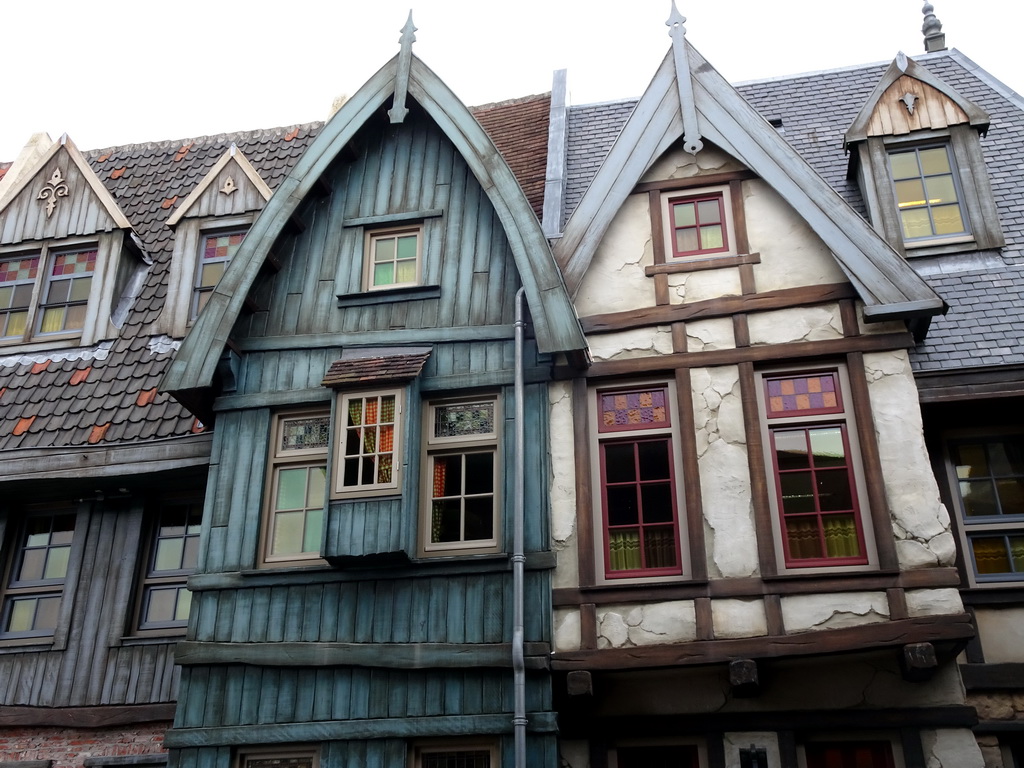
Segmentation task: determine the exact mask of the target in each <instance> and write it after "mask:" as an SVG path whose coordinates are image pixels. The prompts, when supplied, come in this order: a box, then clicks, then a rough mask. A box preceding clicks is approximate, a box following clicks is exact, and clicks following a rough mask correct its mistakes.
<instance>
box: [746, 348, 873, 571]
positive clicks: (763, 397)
mask: <svg viewBox="0 0 1024 768" xmlns="http://www.w3.org/2000/svg"><path fill="white" fill-rule="evenodd" d="M757 381H758V388H757V389H758V391H757V395H758V406H759V408H760V413H761V433H762V437H763V441H764V448H765V452H766V454H767V455H766V456H765V459H766V461H765V469H766V472H767V474H768V483H769V489H770V493H769V500H770V504H771V508H772V513H773V514H772V517H773V523H774V525H773V531H774V535H775V545H776V552H777V553H778V555H779V558H778V559H779V563H780V570H786V571H801V572H803V571H807V570H813V569H831V568H837V567H841V568H844V569H849V570H865V569H870V568H873V567H874V563H875V562H876V558H875V549H874V534H873V529H872V526H871V520H870V516H869V514H868V507H867V498H868V497H867V489H866V486H865V480H864V469H863V466H862V463H861V459H860V456H861V453H860V444H859V442H858V439H857V428H856V422H855V420H854V417H853V407H852V403H851V402H850V400H849V398H850V396H851V395H850V393H851V391H852V390H851V387H850V383H849V378H848V376H847V372H846V368H845V367H844V366H842V365H833V366H823V367H820V368H814V369H783V370H766V371H759V372H758V373H757Z"/></svg>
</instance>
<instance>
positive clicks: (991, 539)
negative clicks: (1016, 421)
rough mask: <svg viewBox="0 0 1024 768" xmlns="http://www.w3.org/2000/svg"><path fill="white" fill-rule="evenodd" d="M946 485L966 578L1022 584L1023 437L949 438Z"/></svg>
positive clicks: (1020, 435)
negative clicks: (955, 519) (953, 506)
mask: <svg viewBox="0 0 1024 768" xmlns="http://www.w3.org/2000/svg"><path fill="white" fill-rule="evenodd" d="M946 451H947V456H948V461H947V467H948V471H949V485H950V488H951V489H952V494H953V497H954V503H955V505H956V507H957V512H958V518H959V523H960V524H959V526H958V528H959V531H960V540H961V544H962V547H963V552H964V564H965V566H966V568H967V571H968V574H967V576H968V580H969V581H970V582H972V583H973V584H976V585H977V584H998V583H1007V582H1018V583H1019V582H1020V581H1021V580H1024V434H1022V433H1020V432H1016V433H1015V432H1004V433H995V434H993V433H989V434H984V435H979V434H973V435H971V434H963V435H956V436H950V437H949V438H948V439H947V442H946Z"/></svg>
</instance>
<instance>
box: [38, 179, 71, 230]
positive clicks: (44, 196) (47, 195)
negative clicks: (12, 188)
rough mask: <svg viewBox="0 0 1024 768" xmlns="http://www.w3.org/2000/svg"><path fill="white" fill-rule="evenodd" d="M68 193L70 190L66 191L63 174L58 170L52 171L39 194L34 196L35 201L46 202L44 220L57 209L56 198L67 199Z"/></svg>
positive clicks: (66, 186)
mask: <svg viewBox="0 0 1024 768" xmlns="http://www.w3.org/2000/svg"><path fill="white" fill-rule="evenodd" d="M70 192H71V190H70V189H68V185H67V182H65V181H64V174H62V173H61V172H60V168H56V169H54V171H53V174H52V175H51V176H50V180H49V181H48V182H46V184H45V185H44V186H43V188H42V189H40V190H39V194H38V195H36V200H45V201H46V218H50V216H51V214H53V210H54V209H55V208H56V207H57V198H58V197H67V196H68V194H69V193H70Z"/></svg>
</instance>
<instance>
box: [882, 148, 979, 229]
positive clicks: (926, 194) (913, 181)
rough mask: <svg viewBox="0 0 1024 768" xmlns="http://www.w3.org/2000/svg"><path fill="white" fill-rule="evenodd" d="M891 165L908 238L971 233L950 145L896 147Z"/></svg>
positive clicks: (891, 156)
mask: <svg viewBox="0 0 1024 768" xmlns="http://www.w3.org/2000/svg"><path fill="white" fill-rule="evenodd" d="M889 169H890V171H891V173H892V180H893V185H894V189H895V193H896V205H897V207H898V208H899V214H900V223H901V225H902V228H903V239H904V241H905V242H906V241H911V240H921V239H925V238H934V237H951V236H955V235H965V234H967V232H968V229H967V224H966V223H965V221H964V215H963V211H962V210H961V207H960V206H961V195H960V189H959V188H960V181H959V179H958V178H957V176H956V174H955V172H954V170H953V165H952V162H951V158H950V150H949V147H948V146H947V145H945V144H943V145H940V146H929V147H914V148H912V149H906V150H898V151H892V152H890V153H889Z"/></svg>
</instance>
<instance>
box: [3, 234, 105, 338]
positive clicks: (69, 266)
mask: <svg viewBox="0 0 1024 768" xmlns="http://www.w3.org/2000/svg"><path fill="white" fill-rule="evenodd" d="M98 253H99V249H98V246H96V245H95V244H82V245H74V246H64V247H60V248H57V247H51V246H43V247H42V248H40V249H37V250H35V251H28V252H18V253H5V254H0V344H18V343H23V342H28V341H33V340H41V339H45V338H48V337H60V338H63V337H65V336H70V335H76V334H78V335H80V334H81V333H82V331H83V330H84V329H85V326H86V323H87V316H88V308H89V299H90V297H91V296H92V293H93V282H94V280H93V278H94V276H95V274H96V271H97V256H98Z"/></svg>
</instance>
